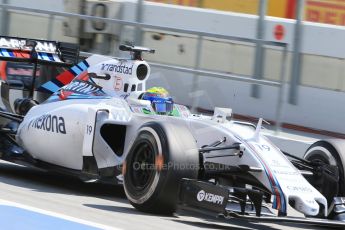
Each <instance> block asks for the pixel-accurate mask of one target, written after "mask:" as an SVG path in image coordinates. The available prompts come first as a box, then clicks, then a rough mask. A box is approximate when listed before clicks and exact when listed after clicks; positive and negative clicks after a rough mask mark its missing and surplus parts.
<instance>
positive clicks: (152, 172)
mask: <svg viewBox="0 0 345 230" xmlns="http://www.w3.org/2000/svg"><path fill="white" fill-rule="evenodd" d="M198 166H199V154H198V150H197V147H196V142H195V139H194V138H193V136H192V135H191V134H190V132H189V130H187V129H186V128H185V127H183V126H180V125H176V124H174V125H173V124H171V123H169V122H165V124H164V125H163V124H160V123H156V122H149V123H147V124H145V125H143V126H142V127H141V128H140V129H139V132H138V136H137V138H136V139H135V141H134V143H133V145H132V147H131V149H130V151H129V153H128V155H127V158H126V162H125V164H124V168H125V170H124V189H125V193H126V196H127V198H128V200H129V202H130V203H131V204H132V205H133V206H134V207H135V208H136V209H138V210H140V211H143V212H150V213H158V214H171V213H173V212H174V211H175V209H176V205H177V202H178V189H179V183H180V180H181V179H182V178H191V179H196V178H197V176H198Z"/></svg>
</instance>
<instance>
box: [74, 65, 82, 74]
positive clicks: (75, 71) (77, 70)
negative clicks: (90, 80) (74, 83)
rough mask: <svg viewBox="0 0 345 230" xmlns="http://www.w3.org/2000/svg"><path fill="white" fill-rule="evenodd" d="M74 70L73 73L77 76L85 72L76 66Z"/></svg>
mask: <svg viewBox="0 0 345 230" xmlns="http://www.w3.org/2000/svg"><path fill="white" fill-rule="evenodd" d="M72 70H73V72H74V73H75V74H76V75H79V74H80V73H81V72H83V70H81V69H80V68H79V67H78V65H75V66H73V67H72Z"/></svg>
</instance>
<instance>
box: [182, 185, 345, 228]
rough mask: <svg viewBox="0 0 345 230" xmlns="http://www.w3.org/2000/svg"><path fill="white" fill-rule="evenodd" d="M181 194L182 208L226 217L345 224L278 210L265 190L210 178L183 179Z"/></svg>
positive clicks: (334, 225) (344, 223)
mask: <svg viewBox="0 0 345 230" xmlns="http://www.w3.org/2000/svg"><path fill="white" fill-rule="evenodd" d="M179 198H180V207H181V208H187V209H189V210H194V211H197V212H203V213H207V214H210V213H212V214H215V215H217V216H224V217H225V218H240V219H247V220H249V221H255V222H270V223H297V224H306V225H315V226H325V227H341V228H344V227H345V221H338V220H331V219H322V218H303V217H290V216H281V215H280V214H279V213H278V214H275V213H274V212H273V211H272V210H271V209H270V207H269V206H268V205H266V204H265V202H264V200H265V198H264V197H263V196H262V193H261V192H260V191H256V190H252V189H245V188H230V187H225V186H221V185H215V184H213V183H209V182H203V181H197V180H191V179H183V180H182V182H181V184H180V192H179ZM247 198H249V199H247ZM248 201H249V202H248ZM341 205H343V204H341Z"/></svg>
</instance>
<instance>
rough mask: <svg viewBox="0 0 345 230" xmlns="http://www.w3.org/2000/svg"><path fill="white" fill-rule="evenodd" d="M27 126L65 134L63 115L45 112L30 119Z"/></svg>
mask: <svg viewBox="0 0 345 230" xmlns="http://www.w3.org/2000/svg"><path fill="white" fill-rule="evenodd" d="M28 127H29V128H30V127H32V128H35V129H41V130H44V131H48V132H55V133H61V134H66V126H65V119H64V118H63V117H58V116H55V115H50V114H46V115H43V116H40V117H38V118H36V119H33V120H31V121H30V123H29V126H28Z"/></svg>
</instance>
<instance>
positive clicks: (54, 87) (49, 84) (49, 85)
mask: <svg viewBox="0 0 345 230" xmlns="http://www.w3.org/2000/svg"><path fill="white" fill-rule="evenodd" d="M42 87H43V88H45V89H47V90H49V91H51V92H56V91H58V90H59V89H60V87H58V86H57V85H56V84H54V83H53V82H51V81H48V82H47V83H45V84H44V85H42Z"/></svg>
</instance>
